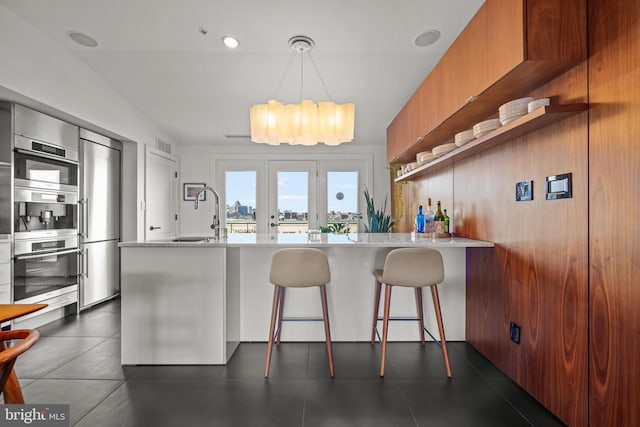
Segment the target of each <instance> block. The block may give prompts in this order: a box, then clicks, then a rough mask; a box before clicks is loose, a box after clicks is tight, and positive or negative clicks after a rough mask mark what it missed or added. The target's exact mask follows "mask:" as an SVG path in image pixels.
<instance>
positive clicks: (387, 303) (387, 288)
mask: <svg viewBox="0 0 640 427" xmlns="http://www.w3.org/2000/svg"><path fill="white" fill-rule="evenodd" d="M390 308H391V285H387V284H385V285H384V314H383V321H382V357H381V359H382V361H381V362H380V376H381V377H384V366H385V363H386V361H387V335H388V333H389V311H390V310H389V309H390Z"/></svg>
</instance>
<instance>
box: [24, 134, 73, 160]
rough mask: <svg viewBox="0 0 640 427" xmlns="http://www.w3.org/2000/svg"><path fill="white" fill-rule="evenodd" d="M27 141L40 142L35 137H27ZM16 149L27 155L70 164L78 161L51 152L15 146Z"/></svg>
mask: <svg viewBox="0 0 640 427" xmlns="http://www.w3.org/2000/svg"><path fill="white" fill-rule="evenodd" d="M29 141H31V142H40V141H36V140H35V139H29ZM16 151H17V152H18V153H22V154H28V155H29V156H35V157H43V158H45V159H50V160H57V161H59V162H62V163H70V164H72V165H77V164H78V162H76V161H75V160H71V159H67V158H65V157H60V156H56V155H53V154H47V153H42V152H40V151H31V150H25V149H23V148H16Z"/></svg>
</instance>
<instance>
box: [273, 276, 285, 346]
mask: <svg viewBox="0 0 640 427" xmlns="http://www.w3.org/2000/svg"><path fill="white" fill-rule="evenodd" d="M286 290H287V288H284V287H282V286H281V287H280V303H279V304H278V308H279V309H278V327H277V329H276V331H278V336H277V338H276V346H278V347H280V338H281V337H282V316H283V313H284V294H285V291H286Z"/></svg>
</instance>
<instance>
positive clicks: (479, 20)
mask: <svg viewBox="0 0 640 427" xmlns="http://www.w3.org/2000/svg"><path fill="white" fill-rule="evenodd" d="M585 32H586V1H585V0H563V1H557V0H513V1H504V0H487V1H486V2H485V4H484V5H483V6H482V7H481V8H480V10H479V11H478V13H477V14H476V15H475V16H474V17H473V19H472V20H471V21H470V22H469V24H468V25H467V27H466V28H465V30H464V31H463V32H462V33H461V34H460V36H459V37H458V39H456V41H455V42H454V43H453V44H452V46H451V47H450V48H449V50H447V52H446V53H445V55H444V56H443V57H442V59H441V60H440V62H439V63H438V64H437V65H436V67H435V68H434V69H433V71H432V72H431V73H430V74H429V76H427V78H426V79H425V80H424V81H423V82H422V84H421V85H420V87H419V88H418V89H417V91H416V92H415V94H414V96H413V97H412V98H411V100H410V101H409V102H408V103H407V105H406V106H405V108H404V109H403V110H402V111H401V112H400V113H399V114H398V116H397V117H396V118H395V119H394V121H393V122H392V123H391V124H390V126H389V127H390V128H394V130H393V131H392V132H389V130H388V131H387V161H388V162H389V163H408V162H411V161H414V160H415V155H416V154H417V153H418V152H420V151H424V150H428V149H431V148H433V147H434V146H435V145H438V144H442V143H445V142H447V141H448V140H451V139H452V138H453V135H454V134H455V133H456V132H460V131H462V130H465V129H469V128H470V127H471V126H473V124H475V123H477V122H479V121H481V120H484V119H486V118H487V117H490V116H492V115H494V114H497V111H498V107H499V106H500V105H501V104H503V103H504V102H507V101H510V100H511V99H514V98H519V97H521V96H524V95H526V94H527V93H528V92H530V91H531V90H532V89H534V88H536V87H538V86H540V85H541V84H543V83H544V82H546V81H549V80H551V79H552V78H553V77H555V76H557V75H559V74H560V73H562V72H563V71H565V70H567V69H568V68H570V67H571V66H574V65H576V64H578V63H580V62H581V61H583V60H584V59H586V52H587V50H586V41H585V37H584V34H585ZM472 100H473V101H472ZM396 122H397V123H396ZM399 128H403V130H399ZM422 137H424V138H422Z"/></svg>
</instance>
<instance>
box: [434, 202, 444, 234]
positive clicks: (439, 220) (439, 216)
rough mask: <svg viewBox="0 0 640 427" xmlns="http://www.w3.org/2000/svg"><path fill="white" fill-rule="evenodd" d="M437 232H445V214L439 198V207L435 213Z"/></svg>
mask: <svg viewBox="0 0 640 427" xmlns="http://www.w3.org/2000/svg"><path fill="white" fill-rule="evenodd" d="M435 232H436V234H444V214H443V213H442V205H441V204H440V200H438V209H437V210H436V215H435Z"/></svg>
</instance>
